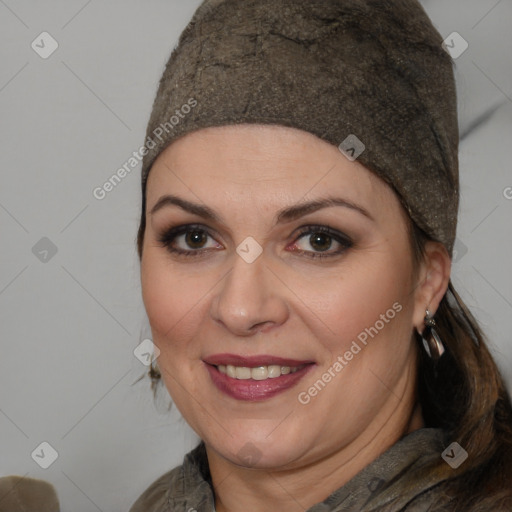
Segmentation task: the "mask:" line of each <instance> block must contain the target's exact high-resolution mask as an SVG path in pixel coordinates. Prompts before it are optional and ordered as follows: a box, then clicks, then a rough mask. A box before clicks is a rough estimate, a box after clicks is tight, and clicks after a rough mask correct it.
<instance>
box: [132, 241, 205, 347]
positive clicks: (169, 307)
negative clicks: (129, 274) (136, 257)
mask: <svg viewBox="0 0 512 512" xmlns="http://www.w3.org/2000/svg"><path fill="white" fill-rule="evenodd" d="M160 252H161V251H156V250H154V251H151V250H148V251H147V252H146V254H145V255H144V258H143V261H142V264H141V285H142V297H143V301H144V306H145V308H146V313H147V316H148V319H149V322H150V325H151V329H152V331H153V335H154V337H155V343H157V344H159V345H162V346H159V348H160V350H163V349H164V348H165V347H164V346H163V345H164V343H163V342H164V341H168V340H179V339H182V338H183V337H184V335H183V333H181V334H180V335H179V336H177V332H179V331H181V330H182V329H183V328H184V327H185V326H186V325H187V323H189V322H190V321H191V318H193V317H194V315H197V314H198V311H200V310H201V299H203V298H204V297H205V295H206V294H207V291H208V289H209V287H208V283H207V279H205V278H204V277H205V276H204V275H203V276H202V279H200V278H199V277H198V278H193V277H186V278H185V277H183V273H180V272H177V271H176V269H174V268H173V267H172V264H171V263H170V262H169V260H168V258H166V257H165V254H164V255H163V256H162V254H160Z"/></svg>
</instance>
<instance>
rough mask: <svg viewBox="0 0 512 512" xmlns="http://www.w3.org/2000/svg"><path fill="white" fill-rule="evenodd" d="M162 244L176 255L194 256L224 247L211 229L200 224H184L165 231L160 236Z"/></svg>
mask: <svg viewBox="0 0 512 512" xmlns="http://www.w3.org/2000/svg"><path fill="white" fill-rule="evenodd" d="M158 241H159V242H160V244H161V245H162V246H163V247H165V248H166V249H167V250H168V251H169V252H171V253H174V254H176V255H183V256H194V255H201V254H203V253H204V252H205V251H210V250H219V249H223V246H222V245H221V244H219V243H218V242H217V241H216V240H215V238H214V237H213V236H212V235H211V234H210V233H209V231H208V230H207V229H205V228H203V227H201V226H199V225H188V224H186V225H183V226H177V227H174V228H171V229H169V230H167V231H164V232H163V233H161V234H160V236H159V237H158Z"/></svg>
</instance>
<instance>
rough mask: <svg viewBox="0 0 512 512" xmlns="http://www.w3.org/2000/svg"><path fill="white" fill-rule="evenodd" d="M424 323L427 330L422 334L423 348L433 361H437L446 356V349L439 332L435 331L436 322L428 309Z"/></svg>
mask: <svg viewBox="0 0 512 512" xmlns="http://www.w3.org/2000/svg"><path fill="white" fill-rule="evenodd" d="M424 322H425V329H424V330H423V333H422V334H421V339H422V341H423V346H424V347H425V351H426V352H427V354H428V355H429V357H430V358H431V359H432V360H434V361H437V360H438V359H439V358H440V357H441V356H442V355H443V354H444V352H445V348H444V345H443V342H442V341H441V338H440V337H439V334H437V331H436V330H435V329H434V326H435V325H436V321H435V320H434V317H433V316H432V313H430V311H429V310H428V309H427V310H426V311H425V320H424Z"/></svg>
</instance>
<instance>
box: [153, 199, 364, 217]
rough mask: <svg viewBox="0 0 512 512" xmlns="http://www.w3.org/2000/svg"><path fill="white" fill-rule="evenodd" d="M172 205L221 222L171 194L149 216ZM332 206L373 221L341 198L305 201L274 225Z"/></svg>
mask: <svg viewBox="0 0 512 512" xmlns="http://www.w3.org/2000/svg"><path fill="white" fill-rule="evenodd" d="M172 205H174V206H178V207H179V208H181V209H182V210H185V211H186V212H189V213H192V214H194V215H198V216H199V217H202V218H204V219H206V220H210V221H214V222H221V218H220V217H219V216H218V215H217V214H216V213H215V212H214V211H213V210H212V209H211V208H208V206H204V205H201V204H199V203H193V202H191V201H187V200H185V199H181V198H180V197H177V196H174V195H172V194H167V195H164V196H162V197H160V199H159V200H158V201H157V202H156V204H155V205H154V206H153V208H151V210H150V214H151V215H154V214H155V213H156V212H157V211H159V210H161V209H162V208H164V207H166V206H172ZM332 206H343V207H345V208H349V209H351V210H354V211H356V212H359V213H361V214H362V215H364V216H365V217H367V218H369V219H370V220H374V219H373V217H372V216H371V215H370V213H369V212H368V211H367V210H366V209H365V208H363V207H362V206H359V205H357V204H355V203H353V202H352V201H348V200H347V199H343V198H341V197H327V198H324V199H317V200H314V201H307V202H304V203H300V204H296V205H293V206H289V207H287V208H284V209H283V210H281V211H280V212H279V213H278V214H277V217H276V224H282V223H285V222H290V221H292V220H295V219H298V218H300V217H303V216H304V215H307V214H309V213H313V212H316V211H317V210H321V209H322V208H329V207H332Z"/></svg>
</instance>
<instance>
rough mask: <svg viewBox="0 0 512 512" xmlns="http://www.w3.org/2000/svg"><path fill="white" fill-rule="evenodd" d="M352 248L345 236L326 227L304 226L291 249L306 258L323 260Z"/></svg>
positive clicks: (350, 241) (349, 240) (350, 242)
mask: <svg viewBox="0 0 512 512" xmlns="http://www.w3.org/2000/svg"><path fill="white" fill-rule="evenodd" d="M352 246H353V242H352V240H351V239H350V238H349V237H348V236H347V235H345V234H343V233H341V232H339V231H336V230H334V229H332V228H330V227H328V226H305V227H303V228H301V231H300V233H299V236H298V238H297V239H296V240H295V242H294V243H293V245H292V247H291V249H292V251H295V252H299V253H302V254H305V255H307V256H308V257H312V258H318V257H321V258H322V257H323V258H325V257H330V256H336V255H339V254H341V253H343V252H345V251H346V250H347V249H349V248H350V247H352Z"/></svg>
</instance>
